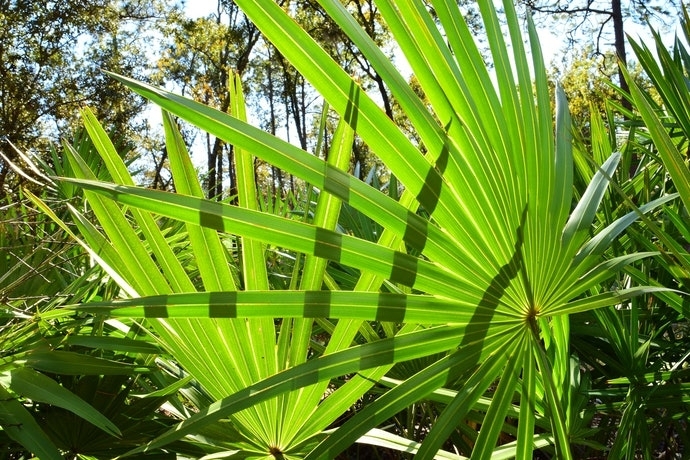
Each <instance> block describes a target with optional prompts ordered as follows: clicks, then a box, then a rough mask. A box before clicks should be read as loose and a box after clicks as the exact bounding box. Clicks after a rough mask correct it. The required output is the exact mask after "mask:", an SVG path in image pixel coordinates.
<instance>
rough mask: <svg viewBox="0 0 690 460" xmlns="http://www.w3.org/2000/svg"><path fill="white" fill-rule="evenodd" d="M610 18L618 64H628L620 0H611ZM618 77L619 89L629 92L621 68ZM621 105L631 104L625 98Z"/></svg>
mask: <svg viewBox="0 0 690 460" xmlns="http://www.w3.org/2000/svg"><path fill="white" fill-rule="evenodd" d="M611 18H612V19H613V32H614V40H615V47H616V56H617V57H618V60H619V65H620V66H626V67H627V65H628V60H627V56H626V52H625V31H624V30H623V11H622V8H621V0H611ZM618 79H619V80H620V81H619V84H620V86H621V89H622V90H623V91H625V93H629V92H630V88H629V86H628V82H627V80H626V79H625V76H624V75H623V70H621V69H619V70H618ZM621 103H622V105H623V107H625V108H626V109H628V110H632V104H631V103H630V101H628V100H627V99H626V98H623V99H622V101H621Z"/></svg>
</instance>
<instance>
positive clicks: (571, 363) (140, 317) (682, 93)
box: [0, 0, 690, 460]
mask: <svg viewBox="0 0 690 460" xmlns="http://www.w3.org/2000/svg"><path fill="white" fill-rule="evenodd" d="M319 3H320V7H321V8H322V12H323V15H324V17H325V18H328V24H330V26H329V27H331V29H329V30H330V31H331V32H330V33H333V34H335V31H337V34H338V36H342V37H347V40H348V42H347V43H348V46H349V47H350V48H348V49H350V50H357V54H352V55H356V56H360V57H361V58H362V59H364V60H365V61H366V63H367V65H368V66H369V72H370V75H373V76H374V77H373V79H372V80H371V81H373V82H374V83H372V84H370V85H369V86H368V87H367V88H365V87H364V86H363V85H361V79H360V78H359V77H357V76H356V75H353V72H352V71H351V69H348V68H344V67H343V66H342V65H340V64H339V63H338V62H337V61H336V60H335V59H334V58H333V57H332V54H333V53H332V51H333V50H329V49H324V47H323V46H321V45H320V42H319V40H321V39H322V38H323V37H317V38H318V39H319V40H317V38H314V37H313V36H312V35H316V34H317V32H318V31H314V30H309V31H307V30H305V28H304V27H303V25H301V24H303V22H300V21H299V20H297V19H299V18H297V19H295V18H293V17H292V16H294V14H293V13H294V11H291V10H290V8H287V7H285V8H283V7H282V6H281V5H280V4H277V3H275V2H273V1H270V0H235V2H234V3H233V4H235V5H236V6H237V7H238V8H239V9H240V10H241V11H242V12H243V13H244V14H245V15H246V18H247V21H248V22H247V24H248V25H249V24H251V27H255V28H256V30H255V33H256V34H257V35H256V37H255V36H254V35H252V34H250V35H247V36H246V37H245V38H247V39H256V40H258V35H259V34H262V36H263V37H264V39H265V40H266V42H267V43H268V42H270V43H271V44H272V45H271V46H272V47H273V48H270V50H269V48H266V50H269V51H270V52H271V53H275V54H274V55H273V58H274V59H280V60H281V61H280V62H283V63H284V67H283V68H284V69H286V72H287V71H288V70H289V72H290V75H291V76H292V77H291V78H293V79H294V80H289V81H293V82H295V83H296V84H300V85H309V87H310V88H313V91H314V92H315V93H316V94H318V95H319V98H318V106H319V110H318V112H319V113H320V118H318V123H316V125H315V129H313V130H307V129H306V127H305V126H304V124H303V125H300V126H302V127H303V128H304V129H303V130H302V131H300V132H299V133H297V135H298V142H292V143H291V142H288V141H287V140H286V139H284V138H281V137H280V136H277V135H276V134H280V132H279V131H280V130H276V129H275V126H274V127H273V129H270V127H267V126H262V127H257V126H254V125H253V124H252V123H250V122H248V121H247V120H248V118H250V117H248V115H247V105H248V104H247V103H246V101H245V90H246V88H243V80H242V77H241V75H240V74H239V73H233V72H227V74H224V78H225V79H226V80H225V81H226V82H227V83H226V89H227V100H226V101H223V102H222V103H221V106H219V107H215V108H214V107H212V105H214V104H211V103H207V104H204V103H202V102H198V101H197V100H194V99H191V98H187V97H184V96H182V95H179V94H178V93H176V92H174V91H169V90H168V89H165V88H163V87H161V86H156V85H155V84H152V83H151V82H144V81H141V80H140V79H136V78H133V77H132V75H127V74H126V72H122V71H121V69H115V70H118V72H117V73H116V72H110V71H108V70H105V71H103V72H104V73H105V75H106V76H107V78H108V81H110V82H111V83H110V84H111V85H112V84H114V83H116V82H117V83H118V84H119V85H121V88H122V91H125V92H127V93H128V94H130V95H134V94H137V95H139V96H141V97H143V98H144V99H146V100H147V101H150V102H151V103H153V104H155V105H156V106H157V107H158V108H159V110H160V111H161V114H162V124H163V131H164V146H161V149H160V150H161V151H162V152H164V155H163V156H164V160H161V163H160V165H161V168H162V167H163V165H164V166H165V168H166V170H167V171H169V178H168V179H169V180H168V179H165V180H163V179H161V177H163V176H161V175H160V173H161V170H160V169H159V170H157V173H156V174H158V176H156V177H157V179H156V180H155V181H153V183H152V182H151V181H150V180H149V179H150V178H151V176H152V175H151V174H149V175H142V174H140V171H137V170H136V168H135V167H133V166H132V157H131V155H130V152H129V148H130V147H131V144H132V142H135V141H136V139H134V140H133V139H125V140H123V139H122V137H121V136H119V135H118V133H113V132H110V130H109V129H107V127H105V125H104V124H102V123H101V121H100V120H99V117H98V115H97V113H98V110H97V109H91V108H88V107H84V108H82V110H81V111H80V112H79V114H80V120H81V121H80V127H79V128H78V129H76V130H75V131H74V132H73V135H72V136H71V137H70V138H65V140H63V141H62V143H61V144H60V145H59V146H58V145H56V146H54V148H53V149H52V151H50V153H49V154H48V155H35V154H33V153H32V151H31V149H23V148H19V147H16V146H14V144H12V143H10V142H9V141H8V142H7V143H6V145H8V146H11V148H12V152H13V153H12V155H9V154H7V155H3V161H4V162H5V163H6V165H9V166H7V167H10V168H11V170H12V174H14V175H16V177H18V178H21V179H22V180H21V183H23V184H24V186H23V187H21V188H19V189H17V190H12V193H4V192H3V196H4V197H5V200H6V201H5V202H3V203H0V212H1V213H2V219H1V220H0V250H1V251H2V252H0V307H1V310H0V311H1V313H2V319H1V320H0V353H1V361H0V427H1V430H0V447H1V448H2V451H1V453H0V455H1V456H2V458H7V459H22V458H31V457H36V458H40V459H41V460H51V459H62V458H71V459H72V458H73V459H76V458H79V459H110V458H116V457H121V456H122V457H127V456H130V457H131V458H149V457H151V458H208V459H217V458H247V459H249V458H252V459H298V458H299V459H302V458H306V459H321V458H326V459H332V458H343V459H345V458H381V459H388V458H412V457H414V458H420V459H426V458H440V459H462V458H472V459H489V458H492V459H493V458H497V459H501V458H518V459H529V458H539V459H541V458H544V459H545V458H559V459H581V458H611V459H635V458H641V459H653V458H686V457H687V456H688V455H690V448H689V447H688V444H689V443H690V435H689V433H690V429H689V428H690V427H688V417H689V413H688V411H689V410H690V378H689V377H690V361H689V358H690V337H689V335H690V325H689V323H688V318H687V316H688V313H689V312H690V304H689V303H688V295H687V292H688V289H689V288H690V286H689V284H688V283H689V282H690V254H689V250H690V216H689V215H688V210H689V209H690V169H689V168H688V152H689V148H690V142H689V139H690V89H689V88H690V87H689V86H688V78H690V49H689V48H688V47H687V45H686V43H687V41H688V38H690V24H689V21H688V16H687V14H685V12H684V11H683V14H684V16H683V18H684V21H683V22H682V30H683V32H684V33H685V36H684V37H679V38H678V40H677V41H676V42H675V44H674V45H673V47H672V49H671V50H668V49H667V48H666V47H665V46H664V44H663V42H662V40H661V37H660V36H659V35H657V34H654V42H650V43H638V42H636V41H634V40H632V39H631V40H630V46H631V48H632V50H633V51H634V55H635V58H636V61H637V63H638V64H639V69H640V70H639V71H637V70H636V71H635V72H630V73H629V72H628V71H627V70H626V67H625V66H622V67H621V68H622V73H623V74H624V77H625V78H626V80H627V83H628V85H627V86H628V87H629V90H630V91H629V93H628V92H625V91H623V90H621V89H620V86H621V85H616V84H613V83H611V82H609V84H608V85H601V84H599V83H596V86H592V88H595V87H596V88H597V94H596V98H595V99H596V100H598V104H597V105H590V106H588V107H583V106H582V105H583V104H584V103H583V102H582V99H578V104H581V105H580V106H578V108H577V113H576V114H574V115H573V116H572V117H571V112H570V109H569V101H568V97H567V94H566V91H564V89H563V88H562V87H561V85H560V84H559V82H558V81H552V80H550V79H549V77H548V74H549V73H548V72H547V68H546V66H545V64H544V62H543V58H542V53H541V49H540V45H539V41H538V39H537V34H536V31H535V28H534V25H533V24H532V22H531V20H530V19H529V18H527V19H525V20H523V19H521V16H520V15H519V14H518V12H517V11H516V8H515V5H514V4H513V2H512V1H510V0H506V1H505V2H504V3H503V5H502V8H501V9H500V11H497V6H496V5H495V4H494V3H495V2H493V1H490V0H480V1H479V2H477V11H476V12H475V13H476V16H474V15H473V16H472V17H471V19H472V21H471V23H468V22H466V21H465V16H464V15H463V13H462V12H461V10H460V9H459V8H458V5H457V4H456V3H455V2H452V1H444V0H432V1H430V2H419V1H414V0H379V1H377V2H375V4H376V8H377V9H376V11H377V13H376V14H377V17H376V20H377V21H380V22H381V23H382V24H385V25H386V28H387V29H386V30H387V34H390V38H389V39H390V40H391V42H392V43H394V44H395V46H396V49H399V53H400V56H399V58H400V57H401V56H404V58H405V60H406V62H407V63H409V67H410V70H411V74H412V75H413V78H411V79H410V78H407V77H406V76H404V75H402V74H401V73H400V71H399V70H398V68H396V65H395V64H394V62H393V61H395V60H391V56H390V55H389V53H388V52H387V51H385V50H384V48H383V47H382V46H381V44H382V42H381V40H380V39H379V38H380V37H379V38H377V37H378V36H377V35H376V34H374V33H373V31H374V29H367V28H366V27H365V26H363V25H362V21H361V20H360V21H359V22H358V19H356V18H354V17H353V16H352V14H351V11H349V10H348V9H347V8H346V7H345V5H344V4H343V3H342V2H340V1H335V0H334V1H330V0H323V1H320V2H319ZM363 3H364V2H363ZM427 3H428V4H427ZM369 5H371V3H369ZM365 13H366V11H365V10H360V11H359V14H360V15H362V17H365V18H366V17H368V16H367V14H365ZM372 14H373V13H372ZM467 16H468V17H469V15H467ZM528 16H529V15H528ZM359 19H361V17H360V18H359ZM477 21H479V25H480V30H481V31H482V32H481V33H482V34H483V35H482V38H481V39H480V40H477V39H476V37H475V35H476V30H478V29H477V27H478V25H477V24H478V22H477ZM180 30H183V29H180ZM185 30H186V31H187V32H190V30H191V29H189V28H188V29H185ZM246 30H247V31H249V32H251V31H252V30H253V29H251V28H247V29H246ZM319 30H321V29H319ZM178 32H179V31H178ZM249 32H248V33H249ZM308 32H309V33H308ZM321 32H323V30H321ZM252 33H254V32H252ZM181 49H182V47H181V46H178V47H176V48H171V50H170V52H169V54H168V56H167V58H166V59H168V60H166V61H165V66H161V68H162V69H164V70H165V69H167V70H168V71H171V72H172V71H175V69H176V68H177V67H175V65H177V64H179V65H183V64H184V65H193V62H196V61H191V62H187V61H183V62H182V64H180V63H179V62H176V61H175V53H174V51H175V52H179V51H180V50H181ZM269 51H266V52H269ZM276 56H278V57H276ZM269 57H270V56H269ZM178 58H180V55H178ZM180 60H181V58H180ZM362 62H364V61H362ZM487 63H488V65H487ZM171 69H172V70H171ZM164 70H163V71H164ZM178 70H179V69H178ZM266 72H268V70H266ZM631 74H632V75H631ZM286 75H287V74H286ZM195 78H201V76H200V75H197V76H196V77H195ZM286 78H287V77H286ZM286 81H288V80H286ZM154 83H155V82H154ZM379 83H380V85H379ZM592 85H594V83H592ZM202 86H203V85H202ZM382 88H383V89H385V91H384V90H382ZM303 94H304V93H303ZM381 94H384V95H387V96H386V97H390V100H386V102H385V103H383V104H382V96H381ZM197 99H199V98H197ZM202 99H203V98H202ZM211 99H212V98H211ZM622 101H626V102H625V103H624V102H622ZM216 102H217V101H216ZM314 104H317V103H314ZM382 105H384V107H381V106H382ZM219 109H220V110H219ZM113 110H115V109H113ZM573 120H574V121H573ZM303 121H304V120H303ZM305 123H306V122H305ZM190 126H194V127H196V128H199V129H200V130H202V132H204V133H208V137H205V138H204V139H205V142H207V143H208V145H209V148H210V149H211V150H209V151H210V152H211V151H213V149H212V147H211V146H212V144H213V143H214V142H217V143H218V145H223V146H227V147H223V148H224V149H225V150H218V152H225V153H223V155H225V154H226V153H227V152H231V153H232V155H231V157H230V158H232V168H233V176H234V177H233V182H232V185H231V187H230V189H229V193H225V190H224V189H223V185H222V183H223V179H222V177H220V176H218V177H213V178H212V177H211V176H214V174H215V173H214V172H213V171H214V170H213V167H214V165H221V166H222V159H221V160H218V161H220V162H219V163H218V162H216V160H217V159H214V160H213V162H211V163H210V164H209V174H210V175H209V174H207V175H205V176H203V177H202V175H200V174H199V171H198V169H197V168H196V167H195V163H194V162H193V161H192V158H191V156H190V153H189V148H190V145H189V142H188V140H189V139H188V138H187V137H186V136H185V130H188V129H190V128H189V127H190ZM300 136H303V137H300ZM304 136H306V137H304ZM202 137H203V136H202ZM293 140H294V139H293ZM220 148H221V147H219V149H220ZM355 151H356V152H355ZM365 156H366V158H367V159H366V160H364V157H365ZM355 157H357V158H360V159H359V160H357V161H354V160H353V158H355ZM156 167H158V166H156ZM359 168H365V169H366V174H364V172H363V171H362V170H360V169H359ZM220 170H222V167H221V168H220ZM277 171H280V177H285V178H289V179H286V180H285V181H283V179H281V180H277V179H275V177H278V176H276V174H277V173H276V172H277ZM221 172H222V171H221ZM142 177H145V178H146V181H145V183H143V184H142V183H141V181H140V180H141V178H142ZM266 177H272V178H274V179H275V180H271V182H270V186H267V185H266V184H267V182H266V180H267V179H266ZM16 183H20V181H18V182H16ZM145 185H153V186H145Z"/></svg>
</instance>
